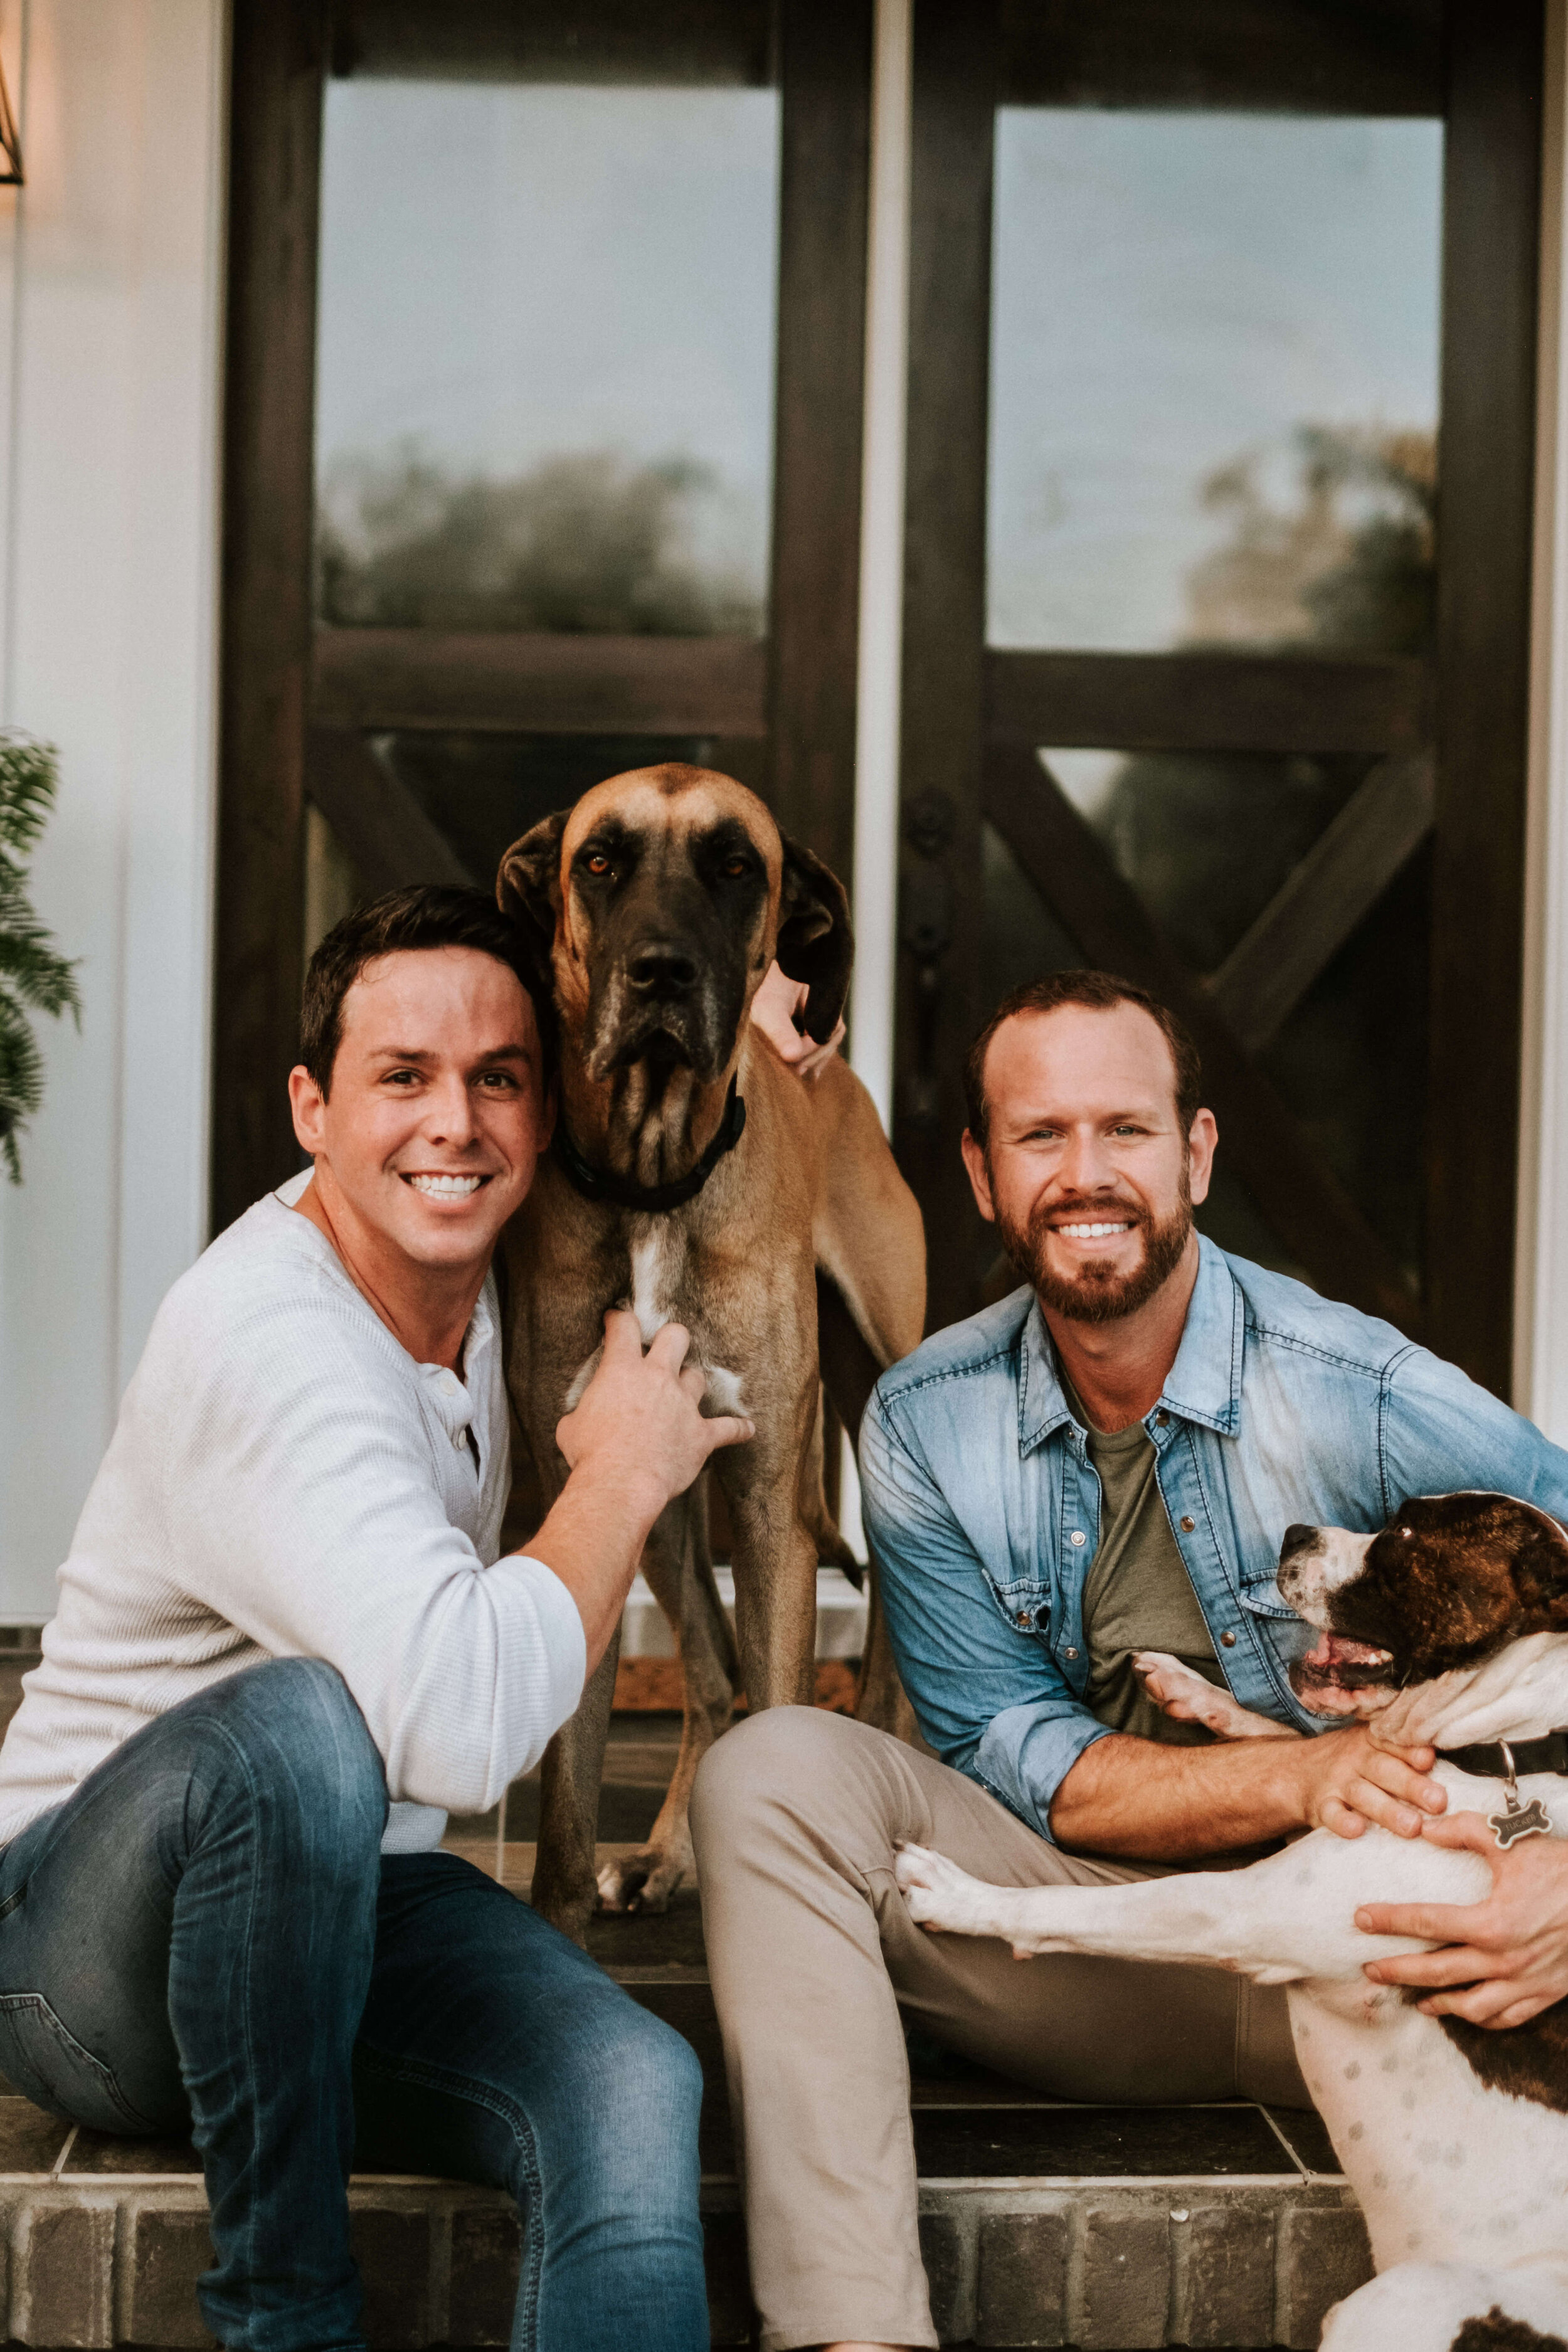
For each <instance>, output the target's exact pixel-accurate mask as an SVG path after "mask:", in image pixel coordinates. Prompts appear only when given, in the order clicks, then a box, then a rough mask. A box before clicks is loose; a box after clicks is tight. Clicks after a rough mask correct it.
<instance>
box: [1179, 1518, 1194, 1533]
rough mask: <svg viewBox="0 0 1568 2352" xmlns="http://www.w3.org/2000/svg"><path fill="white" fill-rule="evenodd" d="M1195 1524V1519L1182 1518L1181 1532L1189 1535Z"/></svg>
mask: <svg viewBox="0 0 1568 2352" xmlns="http://www.w3.org/2000/svg"><path fill="white" fill-rule="evenodd" d="M1196 1526H1197V1521H1196V1519H1184V1520H1183V1521H1182V1533H1183V1534H1184V1536H1190V1535H1191V1534H1192V1531H1193V1529H1194V1528H1195V1527H1196Z"/></svg>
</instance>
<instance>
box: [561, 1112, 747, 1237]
mask: <svg viewBox="0 0 1568 2352" xmlns="http://www.w3.org/2000/svg"><path fill="white" fill-rule="evenodd" d="M737 1084H738V1082H737V1080H735V1079H734V1078H731V1081H730V1092H729V1094H728V1096H727V1097H725V1102H724V1116H723V1118H721V1120H720V1121H719V1132H718V1133H717V1135H715V1137H714V1138H713V1140H712V1142H711V1143H710V1145H709V1146H708V1149H707V1150H706V1151H705V1152H704V1153H703V1155H702V1157H701V1159H700V1160H699V1161H698V1163H697V1165H696V1167H695V1168H693V1169H692V1171H690V1173H689V1175H686V1176H678V1177H677V1178H676V1180H675V1181H674V1183H673V1184H634V1183H633V1182H632V1181H631V1180H630V1179H629V1178H628V1177H626V1176H617V1175H616V1174H615V1172H614V1171H612V1170H611V1169H608V1168H595V1167H593V1166H591V1165H590V1163H589V1162H588V1161H587V1160H584V1157H583V1155H582V1153H581V1152H580V1151H579V1150H578V1149H577V1147H576V1145H575V1144H574V1142H573V1140H572V1138H571V1137H570V1136H569V1135H568V1134H567V1132H566V1122H565V1120H564V1119H563V1120H561V1121H560V1122H559V1124H558V1125H557V1127H556V1129H555V1140H554V1142H553V1143H552V1145H551V1150H552V1151H553V1152H554V1154H555V1158H556V1160H557V1161H558V1162H559V1164H560V1168H561V1172H562V1174H563V1176H564V1177H565V1178H566V1180H567V1181H568V1183H570V1184H571V1185H572V1186H573V1188H574V1191H576V1192H581V1194H582V1195H583V1198H584V1201H599V1202H606V1203H608V1205H609V1206H610V1207H612V1208H616V1209H632V1210H635V1211H636V1212H637V1214H638V1215H640V1216H645V1217H657V1216H661V1215H663V1214H664V1213H665V1212H666V1211H667V1210H669V1209H683V1208H684V1207H685V1206H686V1203H687V1202H688V1201H695V1199H696V1198H697V1195H698V1194H699V1192H701V1190H702V1187H703V1186H704V1184H706V1183H707V1181H708V1179H709V1178H710V1176H711V1175H712V1173H713V1171H714V1170H715V1168H717V1167H718V1165H719V1162H720V1161H721V1160H722V1159H723V1158H724V1157H725V1156H726V1154H727V1153H729V1152H731V1151H733V1150H734V1149H735V1146H736V1144H737V1143H739V1141H740V1140H741V1138H742V1134H743V1133H744V1132H745V1126H746V1106H745V1104H744V1103H743V1102H742V1099H741V1097H740V1094H739V1093H738V1091H737Z"/></svg>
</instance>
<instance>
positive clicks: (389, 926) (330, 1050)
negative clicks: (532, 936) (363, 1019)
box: [300, 882, 553, 1101]
mask: <svg viewBox="0 0 1568 2352" xmlns="http://www.w3.org/2000/svg"><path fill="white" fill-rule="evenodd" d="M407 948H475V949H477V950H479V953H480V954H481V955H489V956H494V958H495V960H496V961H497V962H498V963H504V964H505V966H506V968H507V970H508V971H514V972H515V973H516V974H517V976H518V979H519V980H520V981H521V982H522V987H523V993H524V994H525V995H526V996H527V997H528V999H529V1001H530V1002H531V1004H532V1006H533V1017H534V1023H535V1025H536V1027H537V1028H538V1031H539V1044H540V1051H541V1053H542V1054H543V1055H548V1053H549V1049H550V1041H551V1038H552V1034H553V1024H552V1019H551V1009H550V1007H548V1006H547V1005H544V1004H542V1003H541V1002H540V999H539V993H538V991H539V982H538V978H537V976H536V974H535V972H534V971H533V968H532V965H531V961H530V959H529V955H528V952H527V947H526V943H525V941H524V940H523V938H522V935H521V932H520V931H519V929H518V928H517V925H516V924H515V923H514V922H513V921H512V920H511V919H510V916H508V915H503V914H502V913H501V911H500V908H499V907H498V906H497V905H496V902H495V900H494V899H493V898H489V897H487V895H486V893H485V892H484V891H483V890H468V889H459V888H457V887H454V886H453V885H451V884H449V883H437V882H420V883H416V884H415V885H414V887H412V888H410V889H406V890H389V891H387V893H386V895H385V896H384V898H373V899H372V900H371V902H370V904H369V906H368V907H356V908H355V909H354V911H353V914H352V915H345V916H344V917H343V919H342V922H341V923H334V924H333V925H332V928H331V930H330V931H329V932H328V933H327V936H326V938H325V939H324V940H322V941H321V946H320V947H319V948H318V949H317V950H316V952H315V954H314V955H313V956H312V957H311V958H310V968H309V970H308V971H307V972H306V974H305V993H304V998H303V1001H302V1003H300V1060H301V1061H302V1062H303V1063H304V1065H305V1067H306V1068H307V1069H308V1070H309V1071H310V1076H312V1077H313V1078H314V1079H315V1081H316V1084H317V1085H318V1086H319V1087H320V1088H321V1098H322V1100H323V1101H325V1100H326V1098H327V1097H328V1096H329V1095H330V1093H331V1084H332V1065H333V1063H334V1062H335V1061H336V1060H337V1058H338V1047H339V1046H340V1045H342V1036H343V999H344V997H345V996H347V994H348V992H349V991H350V989H351V988H352V987H353V984H354V982H355V981H356V980H357V979H358V978H359V976H360V974H361V972H362V971H363V970H364V968H365V966H366V964H367V963H374V961H375V959H376V957H377V956H384V955H398V954H400V953H401V952H402V951H403V950H405V949H407ZM548 1076H549V1069H548V1066H546V1067H545V1068H543V1069H542V1070H541V1072H540V1077H541V1080H543V1079H544V1078H546V1077H548Z"/></svg>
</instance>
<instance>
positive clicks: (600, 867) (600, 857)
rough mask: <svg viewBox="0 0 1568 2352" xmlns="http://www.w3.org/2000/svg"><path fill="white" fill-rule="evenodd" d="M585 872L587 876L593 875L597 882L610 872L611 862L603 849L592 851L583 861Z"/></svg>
mask: <svg viewBox="0 0 1568 2352" xmlns="http://www.w3.org/2000/svg"><path fill="white" fill-rule="evenodd" d="M583 870H584V873H586V874H592V875H593V876H594V877H595V880H597V879H598V877H600V876H601V875H603V874H607V873H608V872H609V870H610V861H609V859H608V858H607V857H606V856H605V853H604V851H603V850H602V849H591V850H590V851H589V852H588V855H587V856H586V857H584V860H583Z"/></svg>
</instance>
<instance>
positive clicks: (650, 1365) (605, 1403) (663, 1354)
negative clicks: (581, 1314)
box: [555, 1307, 756, 1525]
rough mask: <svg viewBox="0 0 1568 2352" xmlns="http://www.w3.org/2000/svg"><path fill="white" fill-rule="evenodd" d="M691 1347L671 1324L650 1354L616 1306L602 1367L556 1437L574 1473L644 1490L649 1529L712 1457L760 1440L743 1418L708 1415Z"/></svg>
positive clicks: (631, 1319)
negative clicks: (750, 1440) (724, 1449)
mask: <svg viewBox="0 0 1568 2352" xmlns="http://www.w3.org/2000/svg"><path fill="white" fill-rule="evenodd" d="M690 1344H691V1335H690V1333H689V1331H688V1330H687V1329H686V1328H685V1326H684V1325H683V1324H680V1323H667V1324H666V1325H665V1326H664V1328H663V1329H662V1330H660V1331H656V1332H655V1334H654V1338H653V1344H652V1346H651V1347H650V1348H649V1349H647V1353H646V1355H645V1353H644V1352H643V1344H642V1333H641V1331H640V1330H639V1328H638V1327H637V1317H636V1316H635V1315H634V1314H633V1313H632V1312H631V1310H630V1309H629V1308H628V1307H611V1308H610V1309H609V1311H608V1313H607V1314H606V1315H605V1346H604V1352H603V1354H602V1355H601V1356H600V1359H599V1368H598V1370H597V1371H596V1372H595V1374H594V1377H593V1379H592V1380H591V1381H589V1383H588V1385H587V1387H586V1388H585V1389H584V1391H583V1394H582V1397H581V1399H580V1401H579V1402H578V1403H577V1405H576V1406H575V1408H574V1410H573V1411H572V1412H569V1413H568V1414H567V1415H566V1417H565V1419H564V1420H563V1422H561V1423H559V1425H558V1426H557V1428H556V1432H555V1442H556V1444H557V1445H559V1446H560V1448H561V1451H562V1453H563V1454H564V1455H565V1456H566V1462H567V1466H568V1468H569V1469H571V1470H572V1471H573V1472H574V1473H578V1472H581V1473H582V1474H583V1475H584V1477H592V1478H593V1479H594V1480H595V1482H597V1481H601V1480H602V1481H603V1482H604V1484H605V1485H606V1486H622V1485H625V1484H626V1483H627V1482H628V1481H629V1482H631V1483H632V1484H633V1485H634V1486H637V1487H638V1488H646V1489H647V1496H648V1500H649V1501H650V1502H652V1508H651V1510H650V1511H649V1512H648V1519H649V1524H650V1525H651V1524H652V1521H653V1520H654V1519H656V1518H658V1515H659V1512H660V1511H662V1510H663V1508H664V1507H665V1505H666V1503H669V1502H673V1501H674V1499H675V1497H676V1496H677V1495H684V1494H685V1492H686V1490H687V1488H688V1486H690V1484H691V1482H692V1480H693V1479H694V1478H695V1477H696V1476H697V1475H698V1474H699V1472H700V1470H701V1468H702V1465H703V1464H704V1463H705V1462H706V1461H707V1459H708V1457H709V1455H710V1454H713V1453H716V1452H717V1451H718V1449H719V1447H720V1446H721V1445H739V1444H743V1443H744V1442H745V1440H746V1439H747V1438H749V1437H754V1436H755V1435H756V1430H755V1428H754V1426H753V1424H752V1423H751V1422H749V1421H745V1420H742V1417H741V1416H740V1415H739V1414H738V1413H732V1412H730V1413H714V1414H713V1415H711V1416H709V1415H706V1414H704V1412H703V1411H702V1400H703V1397H704V1395H705V1394H706V1392H707V1380H706V1376H705V1375H704V1373H703V1372H702V1370H700V1367H699V1366H698V1365H696V1364H688V1363H687V1361H686V1354H687V1349H689V1346H690ZM656 1496H657V1500H655V1499H654V1498H655V1497H656Z"/></svg>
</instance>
